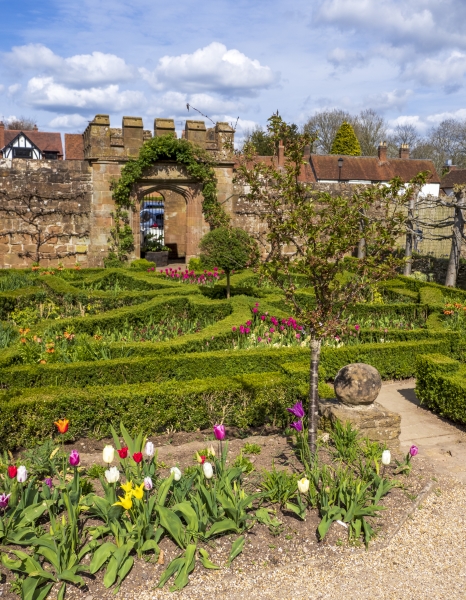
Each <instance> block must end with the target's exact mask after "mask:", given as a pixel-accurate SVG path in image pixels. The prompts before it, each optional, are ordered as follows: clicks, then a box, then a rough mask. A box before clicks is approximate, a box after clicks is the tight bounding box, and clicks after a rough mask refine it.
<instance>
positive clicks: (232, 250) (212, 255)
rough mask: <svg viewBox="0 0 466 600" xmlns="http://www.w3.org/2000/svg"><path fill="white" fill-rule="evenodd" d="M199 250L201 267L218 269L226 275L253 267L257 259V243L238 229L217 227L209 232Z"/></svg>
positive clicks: (242, 230)
mask: <svg viewBox="0 0 466 600" xmlns="http://www.w3.org/2000/svg"><path fill="white" fill-rule="evenodd" d="M199 248H200V250H201V264H202V265H204V266H206V267H209V268H213V267H219V268H220V269H223V270H224V271H225V272H226V273H231V271H234V270H237V271H239V270H242V269H246V268H248V267H251V266H255V264H256V263H257V261H258V258H259V249H258V246H257V242H256V241H255V240H254V239H253V238H252V237H251V236H250V235H249V234H248V233H246V231H244V229H240V228H239V227H218V228H217V229H213V230H212V231H209V233H206V235H205V236H204V237H203V238H202V240H201V242H200V244H199Z"/></svg>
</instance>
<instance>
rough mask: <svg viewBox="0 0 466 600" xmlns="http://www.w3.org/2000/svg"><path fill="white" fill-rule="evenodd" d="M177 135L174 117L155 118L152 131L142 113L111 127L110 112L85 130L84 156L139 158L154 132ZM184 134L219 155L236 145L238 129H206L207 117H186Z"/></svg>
mask: <svg viewBox="0 0 466 600" xmlns="http://www.w3.org/2000/svg"><path fill="white" fill-rule="evenodd" d="M162 135H172V136H173V137H175V138H176V137H177V135H176V130H175V121H174V120H173V119H154V130H153V133H152V132H151V131H149V130H147V129H144V124H143V121H142V118H141V117H123V120H122V126H121V128H115V127H110V117H109V115H96V116H95V117H94V119H93V121H91V122H90V123H89V125H88V126H87V128H86V130H85V131H84V133H83V140H84V158H85V160H99V159H100V160H102V159H103V160H116V161H121V160H125V159H128V158H137V156H138V154H139V149H140V148H141V146H142V145H143V143H144V142H145V141H146V140H148V139H150V138H151V137H152V136H154V137H158V136H162ZM182 137H183V138H185V139H187V140H189V141H191V142H193V143H194V144H196V145H198V146H200V147H201V148H205V149H206V150H208V151H210V152H215V153H217V154H219V159H220V160H221V158H225V157H226V155H227V154H229V149H230V148H232V147H233V143H234V137H235V131H234V129H233V128H232V127H231V126H230V125H229V124H228V123H216V125H215V127H211V128H209V129H207V127H206V124H205V122H204V121H196V120H187V121H186V124H185V128H184V130H183V131H182Z"/></svg>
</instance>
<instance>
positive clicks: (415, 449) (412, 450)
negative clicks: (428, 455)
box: [409, 446, 419, 456]
mask: <svg viewBox="0 0 466 600" xmlns="http://www.w3.org/2000/svg"><path fill="white" fill-rule="evenodd" d="M418 452H419V448H418V447H417V446H411V448H410V449H409V454H410V455H411V456H416V454H417V453H418Z"/></svg>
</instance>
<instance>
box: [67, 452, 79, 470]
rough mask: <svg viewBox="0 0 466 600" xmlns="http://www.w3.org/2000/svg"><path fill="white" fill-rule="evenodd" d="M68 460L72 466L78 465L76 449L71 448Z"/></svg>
mask: <svg viewBox="0 0 466 600" xmlns="http://www.w3.org/2000/svg"><path fill="white" fill-rule="evenodd" d="M69 461H70V465H71V466H72V467H77V466H78V465H79V452H78V451H77V450H71V453H70V458H69Z"/></svg>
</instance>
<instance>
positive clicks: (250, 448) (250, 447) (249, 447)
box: [243, 442, 262, 454]
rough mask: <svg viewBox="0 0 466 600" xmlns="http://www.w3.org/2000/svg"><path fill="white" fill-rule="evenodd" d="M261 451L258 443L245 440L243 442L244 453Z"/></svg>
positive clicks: (258, 452)
mask: <svg viewBox="0 0 466 600" xmlns="http://www.w3.org/2000/svg"><path fill="white" fill-rule="evenodd" d="M261 451H262V448H261V447H260V446H259V444H252V443H251V442H246V444H244V446H243V453H244V454H260V453H261Z"/></svg>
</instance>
